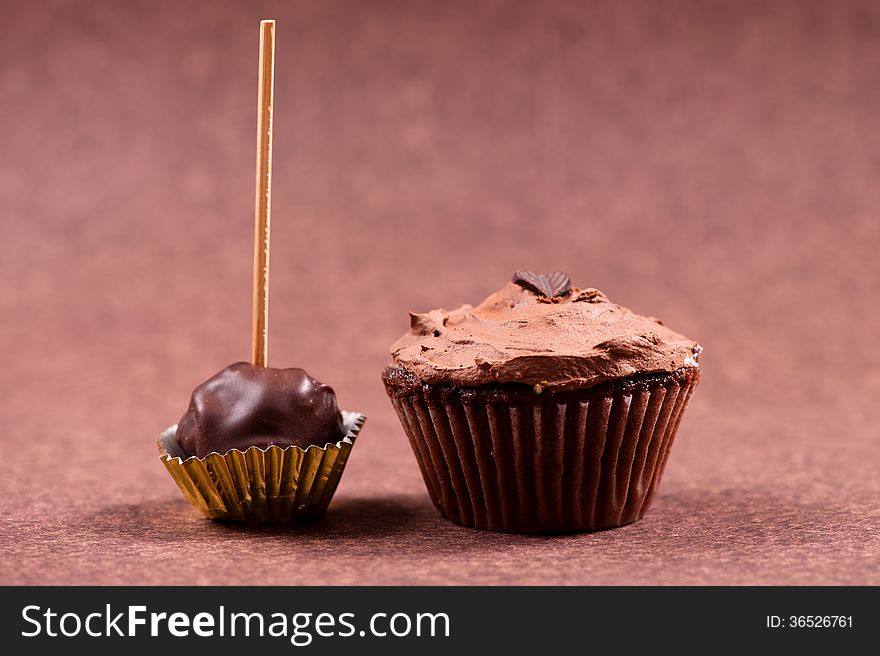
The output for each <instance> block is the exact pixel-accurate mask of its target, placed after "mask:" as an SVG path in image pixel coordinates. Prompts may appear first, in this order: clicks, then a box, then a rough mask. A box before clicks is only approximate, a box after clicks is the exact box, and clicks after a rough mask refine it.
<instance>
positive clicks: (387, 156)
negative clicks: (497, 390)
mask: <svg viewBox="0 0 880 656" xmlns="http://www.w3.org/2000/svg"><path fill="white" fill-rule="evenodd" d="M254 5H255V6H254V7H253V8H251V5H250V3H225V4H220V3H213V2H212V3H204V2H199V3H180V2H165V3H153V2H151V3H146V2H144V3H132V2H126V3H117V2H106V3H101V2H90V3H75V4H74V3H66V2H65V3H57V4H54V3H52V4H50V3H45V2H38V3H12V2H9V3H6V5H4V7H3V20H2V21H0V97H2V98H3V102H2V103H0V144H2V150H0V221H2V226H0V228H2V239H0V256H2V270H0V274H2V275H0V317H2V320H0V343H2V344H3V347H4V357H3V365H4V372H3V373H4V380H5V381H6V382H5V384H4V385H3V387H2V401H0V419H2V425H3V431H4V438H3V440H4V447H5V448H4V450H3V465H4V468H3V475H2V491H3V494H2V495H0V512H2V516H3V522H2V524H0V582H2V583H282V584H284V583H874V584H877V583H880V564H878V563H880V557H878V556H880V553H878V550H880V549H878V547H880V539H878V522H880V516H878V508H880V446H878V445H880V428H878V422H877V417H876V414H877V412H876V404H877V398H878V395H880V348H878V347H877V339H878V334H880V310H878V308H877V306H876V299H877V288H878V284H880V259H878V257H877V251H878V246H880V185H878V184H877V180H878V177H880V154H878V153H880V131H878V130H877V116H878V115H880V66H878V65H877V64H878V61H880V10H878V8H877V6H876V4H875V3H871V2H863V3H856V2H840V3H836V2H826V3H800V2H779V3H772V4H771V5H766V3H757V2H756V3H748V2H737V3H723V4H722V3H649V2H644V3H633V2H623V3H616V2H609V3H602V4H596V5H592V4H591V5H590V6H585V3H575V2H572V3H545V4H544V5H543V8H541V9H537V8H531V9H528V8H513V7H510V6H508V5H507V4H506V3H500V2H498V3H495V2H492V3H489V2H486V3H480V4H475V3H470V2H460V3H458V2H456V3H435V2H418V3H412V2H385V1H383V2H376V3H358V2H323V3H305V2H302V3H295V4H294V3H285V4H283V5H281V4H279V5H278V6H272V5H271V4H269V3H254ZM536 5H537V3H536ZM266 16H272V17H274V18H276V19H277V20H278V21H279V23H278V40H279V41H278V53H277V57H278V60H277V66H278V70H277V78H276V103H277V105H276V123H275V127H276V132H275V146H276V149H275V179H274V181H275V190H274V194H273V209H274V210H275V212H274V217H273V219H274V220H273V254H272V267H273V268H272V276H273V278H272V282H273V287H272V292H271V293H272V303H273V305H272V310H271V345H270V358H271V361H272V362H274V363H275V364H278V365H298V366H303V367H305V368H306V369H307V370H308V371H309V372H311V373H312V374H313V375H314V376H316V377H317V378H318V379H320V380H324V381H327V382H330V383H331V384H333V385H334V386H335V387H336V389H337V392H338V394H339V397H340V399H341V403H342V405H343V406H344V407H347V408H350V409H357V410H360V411H362V412H364V413H366V414H367V415H368V416H369V420H368V422H367V425H366V427H365V429H364V432H363V433H362V436H361V439H360V440H359V442H358V444H357V446H356V448H355V450H354V452H353V454H352V460H351V462H350V464H349V469H348V471H347V472H346V475H345V476H344V478H343V480H342V484H341V486H340V490H339V494H338V496H337V498H336V500H335V501H334V503H333V505H332V506H331V509H330V513H329V515H328V516H327V518H326V519H325V520H324V521H323V522H320V523H318V524H314V525H310V526H307V527H297V528H286V529H278V528H275V529H253V528H239V527H227V526H221V525H216V524H212V523H210V522H208V521H206V520H203V519H202V518H201V517H199V516H197V515H196V514H195V513H194V512H193V511H192V510H191V509H190V508H189V507H188V506H187V505H185V504H184V502H183V501H182V499H181V497H180V495H179V493H178V491H177V490H176V488H175V487H174V484H173V483H172V481H171V479H170V478H169V477H168V475H167V473H166V472H165V470H164V468H163V467H162V466H161V464H160V463H159V461H158V459H157V457H156V452H155V447H154V445H153V440H154V438H155V436H156V435H157V434H158V433H159V432H160V431H161V430H162V429H164V428H165V427H166V426H167V425H168V424H171V423H173V422H175V421H176V420H177V419H178V418H179V416H180V415H181V414H182V413H183V411H184V409H185V408H186V405H187V401H188V396H189V393H190V391H191V390H192V388H193V387H195V385H196V384H198V383H199V382H200V381H202V380H204V379H205V378H207V377H208V376H209V375H210V374H212V373H214V372H215V371H217V370H218V369H220V368H221V367H222V366H224V365H226V364H228V363H230V362H233V361H235V360H238V359H242V358H245V357H247V355H248V353H249V352H250V342H249V339H250V335H249V333H250V320H251V317H250V307H251V305H250V284H251V280H250V276H251V266H252V265H251V254H252V244H251V238H252V223H251V222H252V211H253V205H252V203H253V199H252V193H253V158H254V118H255V105H256V102H255V90H256V56H257V34H258V30H257V22H258V20H259V19H260V18H262V17H266ZM517 268H529V269H534V270H552V269H563V270H566V271H568V272H569V273H570V274H571V275H572V279H573V280H574V282H575V283H576V284H579V285H581V286H596V287H599V288H601V289H603V290H605V291H606V292H607V293H608V294H609V296H611V298H612V299H614V300H617V301H619V302H621V303H623V304H624V305H627V306H629V307H632V308H634V309H636V310H638V311H641V312H644V313H647V314H656V315H658V316H661V317H662V318H663V319H665V320H666V321H667V323H668V324H669V325H670V326H672V327H673V328H675V329H676V330H680V331H681V332H683V333H684V334H686V335H688V336H693V337H694V338H697V339H699V340H700V341H701V342H702V343H703V344H704V345H705V347H706V352H705V354H704V356H703V359H702V362H703V365H704V376H703V382H702V383H701V386H700V388H699V389H698V390H697V392H696V394H695V395H694V398H693V402H692V404H691V407H690V408H689V411H688V415H687V416H686V417H685V420H684V422H683V424H682V428H681V431H680V433H679V436H678V438H677V440H676V444H675V447H674V449H673V452H672V455H671V458H670V460H669V466H668V468H667V471H666V476H665V479H664V481H663V484H662V486H661V488H660V492H659V494H658V496H657V498H656V500H655V505H654V507H653V508H652V510H651V511H649V513H648V514H647V516H646V518H645V519H644V520H643V521H641V522H639V523H636V524H634V525H631V526H628V527H625V528H622V529H617V530H613V531H608V532H604V533H598V534H593V535H582V536H574V537H564V538H541V537H520V536H510V535H497V534H491V533H483V532H477V531H472V530H468V529H464V528H460V527H457V526H454V525H452V524H449V523H447V522H446V521H444V520H442V519H441V518H440V517H439V516H438V515H437V513H436V512H435V511H434V509H433V508H432V507H431V505H430V502H429V500H428V495H427V493H426V491H425V488H424V485H423V483H422V481H421V478H420V475H419V472H418V468H417V467H416V463H415V460H414V458H413V456H412V453H411V452H410V450H409V446H408V445H407V443H406V439H405V437H404V435H403V432H402V430H401V428H400V426H399V424H398V422H397V419H396V418H395V416H394V412H393V410H392V408H391V405H390V403H389V402H388V400H387V398H386V397H385V392H384V390H383V387H382V383H381V381H380V378H379V372H380V370H381V368H382V367H383V365H385V364H386V362H387V351H386V349H387V347H388V345H389V344H391V342H392V341H394V340H395V339H396V338H397V337H398V336H399V335H400V334H401V333H402V332H403V331H404V330H405V329H406V326H407V317H406V311H407V310H421V311H424V310H427V309H430V308H433V307H437V306H444V307H449V306H453V305H455V304H457V303H460V302H465V301H468V302H477V301H479V300H481V299H482V298H483V297H484V296H485V295H486V294H488V293H490V292H491V291H493V290H494V289H497V288H498V286H499V284H500V283H501V282H503V281H504V280H506V279H507V277H508V276H510V275H511V273H512V271H513V270H514V269H517Z"/></svg>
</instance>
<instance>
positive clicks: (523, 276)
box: [513, 271, 571, 298]
mask: <svg viewBox="0 0 880 656" xmlns="http://www.w3.org/2000/svg"><path fill="white" fill-rule="evenodd" d="M513 282H515V283H516V284H517V285H519V286H520V287H522V288H523V289H528V290H529V291H532V292H535V293H536V294H540V295H541V296H546V297H547V298H554V297H556V296H564V295H565V294H567V293H568V292H569V290H570V289H571V278H569V277H568V275H566V274H564V273H563V272H562V271H554V272H553V273H549V274H547V275H546V276H545V275H543V274H540V273H535V272H534V271H517V272H516V273H514V274H513Z"/></svg>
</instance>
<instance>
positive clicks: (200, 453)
mask: <svg viewBox="0 0 880 656" xmlns="http://www.w3.org/2000/svg"><path fill="white" fill-rule="evenodd" d="M344 435H345V431H344V429H343V424H342V414H341V413H340V412H339V409H338V408H337V406H336V394H335V393H334V392H333V389H332V388H331V387H329V386H327V385H324V384H322V383H319V382H318V381H316V380H315V379H314V378H312V377H311V376H309V375H308V374H307V373H306V372H305V371H304V370H302V369H297V368H291V369H274V368H272V367H258V366H256V365H253V364H250V363H248V362H238V363H236V364H233V365H230V366H228V367H226V368H225V369H224V370H223V371H221V372H219V373H217V374H216V375H214V376H212V377H211V378H209V379H208V380H206V381H205V382H204V383H202V384H201V385H199V386H198V387H197V388H196V389H195V391H194V392H193V394H192V400H191V401H190V404H189V409H187V411H186V414H184V415H183V417H182V418H181V420H180V423H179V424H178V426H177V435H176V437H177V443H178V444H179V445H180V448H181V450H182V451H183V452H184V454H186V456H188V457H189V456H197V457H199V458H204V457H205V456H207V455H208V454H209V453H215V452H216V453H219V454H221V455H222V454H224V453H226V452H228V451H230V450H231V449H238V450H239V451H246V450H247V449H248V448H250V447H252V446H256V447H259V448H266V447H268V446H270V445H275V446H278V447H280V448H282V449H283V448H286V447H288V446H298V447H300V448H301V449H306V448H308V447H309V446H313V445H314V446H319V447H324V446H325V445H326V444H327V443H335V442H337V441H339V440H341V439H342V438H343V436H344Z"/></svg>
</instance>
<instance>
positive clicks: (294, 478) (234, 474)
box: [157, 411, 366, 522]
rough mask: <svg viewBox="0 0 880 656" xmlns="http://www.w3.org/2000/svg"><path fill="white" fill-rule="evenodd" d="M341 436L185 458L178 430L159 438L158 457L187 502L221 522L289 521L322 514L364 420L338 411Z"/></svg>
mask: <svg viewBox="0 0 880 656" xmlns="http://www.w3.org/2000/svg"><path fill="white" fill-rule="evenodd" d="M342 419H343V425H344V426H345V429H346V431H347V432H346V435H345V437H343V438H342V439H341V440H339V441H338V442H335V443H328V444H326V445H324V447H323V448H322V447H319V446H310V447H309V448H307V449H301V448H299V447H297V446H289V447H286V448H283V449H282V448H280V447H277V446H270V447H268V448H266V449H261V448H258V447H251V448H249V449H247V450H246V451H239V450H238V449H232V450H231V451H229V452H227V453H225V454H223V455H221V454H219V453H211V454H209V455H207V456H206V457H204V458H197V457H195V456H192V457H189V458H188V457H186V456H185V455H184V454H183V453H182V452H181V450H180V446H179V445H178V444H177V439H176V437H175V433H176V431H177V426H171V427H170V428H168V429H167V430H166V431H165V432H164V433H162V435H160V436H159V439H158V440H157V444H158V447H159V452H160V456H159V457H160V459H161V460H162V463H163V464H164V465H165V467H166V468H167V469H168V473H170V474H171V477H172V478H173V479H174V481H175V482H176V483H177V486H178V487H179V488H180V491H181V492H183V495H184V496H185V497H186V498H187V500H188V501H189V502H190V503H191V504H192V505H193V506H194V507H195V508H197V509H198V510H199V511H201V512H202V513H203V514H204V515H205V516H207V517H209V518H211V519H215V520H221V521H239V522H289V521H293V520H297V519H305V518H310V517H318V516H320V515H323V514H324V511H325V510H326V509H327V506H328V505H329V503H330V500H331V499H332V498H333V493H334V492H335V491H336V486H337V485H338V484H339V479H340V477H341V476H342V471H343V469H344V468H345V464H346V462H347V461H348V456H349V454H350V453H351V449H352V447H353V446H354V441H355V438H356V437H357V435H358V433H359V432H360V430H361V427H362V426H363V424H364V422H365V421H366V417H364V415H361V414H358V413H355V412H344V411H343V413H342Z"/></svg>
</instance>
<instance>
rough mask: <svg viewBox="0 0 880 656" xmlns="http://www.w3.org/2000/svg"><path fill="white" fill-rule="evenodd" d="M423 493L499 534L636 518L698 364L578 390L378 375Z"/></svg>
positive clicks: (455, 517)
mask: <svg viewBox="0 0 880 656" xmlns="http://www.w3.org/2000/svg"><path fill="white" fill-rule="evenodd" d="M383 379H384V381H385V386H386V389H387V390H388V394H389V396H390V397H391V401H392V403H393V405H394V408H395V410H396V411H397V414H398V416H399V418H400V421H401V423H402V424H403V428H404V432H406V434H407V437H408V438H409V441H410V444H411V446H412V448H413V452H414V453H415V456H416V460H417V461H418V463H419V466H420V468H421V471H422V476H423V478H424V479H425V484H426V486H427V488H428V493H429V494H430V496H431V500H432V501H433V502H434V505H435V506H436V507H437V509H438V510H439V511H440V512H441V513H442V514H443V516H444V517H446V518H447V519H449V520H451V521H453V522H455V523H457V524H462V525H464V526H470V527H473V528H479V529H488V530H492V531H503V532H510V533H576V532H584V531H596V530H601V529H606V528H613V527H616V526H623V525H624V524H629V523H631V522H634V521H636V520H638V519H641V517H642V515H644V513H645V511H646V510H647V509H648V507H649V506H650V504H651V500H652V498H653V496H654V493H655V491H656V490H657V487H658V485H659V484H660V479H661V477H662V475H663V470H664V468H665V465H666V459H667V458H668V456H669V450H670V447H671V446H672V442H673V440H674V438H675V434H676V432H677V430H678V426H679V423H680V421H681V418H682V415H683V413H684V410H685V408H686V407H687V403H688V400H689V399H690V396H691V393H692V392H693V389H694V387H695V386H696V384H697V382H698V381H699V370H698V369H683V370H679V371H678V372H675V373H671V374H659V375H658V374H649V375H644V376H633V377H630V378H626V379H621V380H618V381H614V382H613V383H611V384H600V385H596V386H594V387H590V388H585V389H574V390H566V391H561V392H553V391H548V390H544V391H543V392H541V393H535V392H533V391H532V390H531V389H530V388H528V387H525V386H519V387H518V388H514V387H504V386H494V387H491V386H487V387H485V388H480V387H473V388H465V387H456V386H454V385H431V384H427V383H422V382H421V381H416V380H413V378H411V377H409V375H408V374H406V373H403V372H402V370H400V369H390V370H387V371H386V372H385V375H384V376H383Z"/></svg>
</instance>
